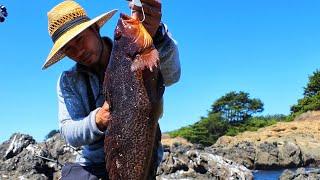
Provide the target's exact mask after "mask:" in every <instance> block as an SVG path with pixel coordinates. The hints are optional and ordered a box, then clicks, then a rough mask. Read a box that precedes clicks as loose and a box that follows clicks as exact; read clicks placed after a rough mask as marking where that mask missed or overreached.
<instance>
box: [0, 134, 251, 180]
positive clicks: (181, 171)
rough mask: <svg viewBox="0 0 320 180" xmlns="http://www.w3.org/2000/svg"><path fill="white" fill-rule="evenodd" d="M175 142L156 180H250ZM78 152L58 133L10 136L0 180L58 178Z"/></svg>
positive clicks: (2, 148)
mask: <svg viewBox="0 0 320 180" xmlns="http://www.w3.org/2000/svg"><path fill="white" fill-rule="evenodd" d="M164 139H166V138H164ZM178 141H179V142H177V141H174V142H173V143H172V144H170V143H168V142H165V140H164V158H163V161H162V163H161V165H160V166H159V168H158V172H157V179H203V180H205V179H248V180H250V179H253V175H252V173H251V171H250V170H249V169H247V168H246V167H245V166H243V165H239V164H237V163H234V162H233V161H230V160H228V159H226V158H223V157H221V156H217V155H213V154H210V153H208V152H206V151H205V150H204V149H203V148H201V147H197V146H194V145H192V144H190V143H181V142H184V141H185V140H184V141H183V140H181V139H178ZM185 142H186V141H185ZM77 150H79V149H74V148H72V147H70V146H68V145H66V143H65V141H64V140H63V139H62V138H61V135H60V134H59V133H57V134H55V135H54V136H53V137H51V138H49V139H47V140H46V141H45V142H41V143H37V142H36V141H35V140H34V139H33V138H32V136H30V135H26V134H19V133H16V134H13V135H12V136H11V138H10V139H9V140H7V141H5V142H4V143H3V144H1V145H0V179H32V180H34V179H36V180H47V179H55V180H56V179H59V178H60V176H61V167H62V166H63V164H65V163H67V162H72V161H74V159H75V156H76V154H77Z"/></svg>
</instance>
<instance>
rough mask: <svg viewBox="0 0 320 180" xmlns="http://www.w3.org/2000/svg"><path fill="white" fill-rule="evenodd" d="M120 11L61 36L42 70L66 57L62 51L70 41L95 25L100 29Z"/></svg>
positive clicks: (105, 15) (76, 27)
mask: <svg viewBox="0 0 320 180" xmlns="http://www.w3.org/2000/svg"><path fill="white" fill-rule="evenodd" d="M117 11H118V10H117V9H114V10H111V11H109V12H107V13H103V14H101V15H100V16H97V17H96V18H94V19H91V20H89V21H87V22H84V23H81V24H79V25H77V26H75V27H73V28H71V29H70V30H68V31H67V32H65V33H64V34H63V35H61V36H60V37H59V38H58V39H57V40H56V42H55V43H54V45H53V47H52V48H51V51H50V53H49V55H48V57H47V59H46V61H45V63H44V65H43V66H42V69H46V68H48V67H49V66H51V65H52V64H54V63H56V62H58V61H59V60H61V59H62V58H64V57H65V54H64V53H63V52H62V51H61V48H62V47H63V46H64V45H66V44H67V43H68V42H69V41H70V40H72V39H73V38H74V37H76V36H77V35H78V34H80V33H81V32H82V31H84V30H85V29H87V28H88V27H90V26H91V25H93V24H95V23H96V24H97V25H98V27H99V28H100V27H102V26H103V25H104V24H105V23H106V22H107V21H108V20H109V19H110V18H111V17H112V16H113V15H114V14H115V13H116V12H117Z"/></svg>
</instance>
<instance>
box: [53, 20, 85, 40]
mask: <svg viewBox="0 0 320 180" xmlns="http://www.w3.org/2000/svg"><path fill="white" fill-rule="evenodd" d="M89 20H90V19H89V18H88V17H86V16H79V17H76V18H75V19H73V20H71V21H69V22H67V23H65V24H64V25H62V26H60V27H59V29H57V30H56V31H55V32H54V33H53V34H52V37H51V39H52V41H53V42H54V43H55V42H56V40H57V39H58V38H59V37H60V36H61V35H63V34H64V33H65V32H66V31H68V30H69V29H71V28H73V27H75V26H77V25H79V24H81V23H84V22H87V21H89Z"/></svg>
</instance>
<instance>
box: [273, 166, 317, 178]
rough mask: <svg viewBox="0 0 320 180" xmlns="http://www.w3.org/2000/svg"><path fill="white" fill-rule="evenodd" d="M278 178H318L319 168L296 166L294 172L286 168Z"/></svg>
mask: <svg viewBox="0 0 320 180" xmlns="http://www.w3.org/2000/svg"><path fill="white" fill-rule="evenodd" d="M279 179H280V180H304V179H318V180H319V179H320V170H319V169H313V168H308V169H305V168H298V169H297V170H296V171H295V172H293V171H290V170H288V169H286V170H284V171H283V173H282V174H281V176H280V177H279Z"/></svg>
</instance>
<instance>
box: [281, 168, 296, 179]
mask: <svg viewBox="0 0 320 180" xmlns="http://www.w3.org/2000/svg"><path fill="white" fill-rule="evenodd" d="M294 175H295V174H294V172H292V171H290V170H289V169H286V170H284V171H283V172H282V174H281V176H280V177H279V180H288V179H292V178H293V177H294Z"/></svg>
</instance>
